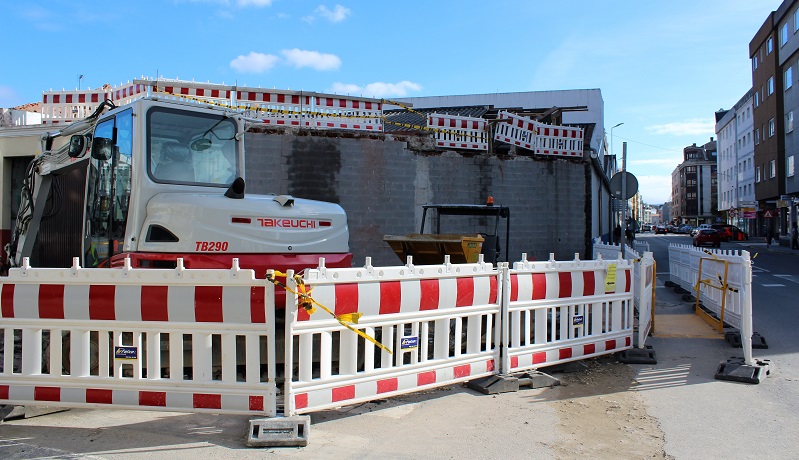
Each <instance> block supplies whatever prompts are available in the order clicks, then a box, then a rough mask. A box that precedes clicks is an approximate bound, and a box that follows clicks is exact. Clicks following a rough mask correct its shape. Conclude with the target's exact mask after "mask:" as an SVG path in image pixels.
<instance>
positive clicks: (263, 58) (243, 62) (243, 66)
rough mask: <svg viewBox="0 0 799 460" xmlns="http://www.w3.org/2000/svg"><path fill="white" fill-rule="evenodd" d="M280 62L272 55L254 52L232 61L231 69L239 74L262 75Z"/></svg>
mask: <svg viewBox="0 0 799 460" xmlns="http://www.w3.org/2000/svg"><path fill="white" fill-rule="evenodd" d="M278 60H279V58H278V57H277V56H274V55H272V54H263V53H256V52H255V51H252V52H250V54H248V55H246V56H244V55H239V56H238V57H237V58H236V59H233V60H232V61H230V67H232V68H233V69H234V70H237V71H239V72H247V73H262V72H266V71H267V70H269V69H271V68H272V67H274V66H275V64H277V62H278Z"/></svg>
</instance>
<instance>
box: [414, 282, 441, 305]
mask: <svg viewBox="0 0 799 460" xmlns="http://www.w3.org/2000/svg"><path fill="white" fill-rule="evenodd" d="M419 289H420V290H421V291H422V295H421V299H420V301H419V310H420V311H425V310H437V309H438V301H439V284H438V280H437V279H431V280H421V281H420V282H419Z"/></svg>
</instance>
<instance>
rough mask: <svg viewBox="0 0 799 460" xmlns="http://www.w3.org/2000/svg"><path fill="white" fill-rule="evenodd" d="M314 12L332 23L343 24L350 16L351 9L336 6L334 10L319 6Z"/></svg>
mask: <svg viewBox="0 0 799 460" xmlns="http://www.w3.org/2000/svg"><path fill="white" fill-rule="evenodd" d="M314 12H315V13H317V14H319V15H320V16H322V17H323V18H325V19H327V20H328V21H330V22H341V21H343V20H344V19H346V18H347V16H349V15H350V9H349V8H345V7H343V6H341V5H336V6H335V7H333V9H332V10H330V9H329V8H328V7H326V6H325V5H319V7H318V8H316V10H315V11H314Z"/></svg>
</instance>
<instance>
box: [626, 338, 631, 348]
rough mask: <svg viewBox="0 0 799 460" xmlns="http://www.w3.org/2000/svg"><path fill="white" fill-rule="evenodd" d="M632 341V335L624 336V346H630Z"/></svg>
mask: <svg viewBox="0 0 799 460" xmlns="http://www.w3.org/2000/svg"><path fill="white" fill-rule="evenodd" d="M630 342H632V338H631V337H625V338H624V346H625V347H629V346H630Z"/></svg>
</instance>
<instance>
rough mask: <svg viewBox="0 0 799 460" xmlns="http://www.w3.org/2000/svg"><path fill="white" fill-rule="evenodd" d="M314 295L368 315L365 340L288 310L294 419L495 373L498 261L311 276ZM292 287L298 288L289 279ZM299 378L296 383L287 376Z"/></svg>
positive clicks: (289, 404) (318, 316)
mask: <svg viewBox="0 0 799 460" xmlns="http://www.w3.org/2000/svg"><path fill="white" fill-rule="evenodd" d="M304 282H305V284H306V285H307V286H309V287H310V288H312V296H313V299H314V300H315V301H317V302H319V303H320V304H322V305H325V306H326V307H328V308H329V309H330V310H331V311H333V312H335V314H336V315H341V314H346V313H361V314H362V315H363V316H362V317H361V318H360V320H359V321H358V324H355V325H353V327H355V328H357V329H359V330H362V331H363V332H364V333H366V334H367V335H369V336H370V337H374V338H376V340H377V341H379V342H380V343H382V344H384V345H385V346H386V347H388V349H390V350H392V351H393V354H392V353H388V352H387V351H384V350H381V349H379V348H378V347H377V346H375V345H373V344H372V343H370V342H368V341H366V340H364V339H363V338H359V337H358V336H357V335H356V334H355V333H353V332H352V331H349V330H347V329H346V328H345V327H344V326H342V325H341V324H339V323H338V322H337V321H336V320H335V319H333V318H332V317H331V316H330V315H329V314H327V313H325V312H324V311H321V310H318V311H317V312H316V313H314V314H313V315H310V316H309V314H308V313H307V312H306V311H305V310H304V309H300V310H298V309H297V306H296V305H295V306H294V308H291V309H288V308H287V311H286V313H287V318H286V343H287V344H291V345H292V346H287V347H286V349H287V350H286V363H287V365H286V376H287V378H286V391H285V396H286V400H285V406H284V407H285V413H286V414H287V415H294V414H299V413H304V412H312V411H316V410H320V409H325V408H329V407H336V406H342V405H347V404H353V403H357V402H363V401H369V400H373V399H377V398H385V397H388V396H395V395H400V394H405V393H411V392H415V391H420V390H424V389H429V388H434V387H438V386H442V385H449V384H453V383H456V382H463V381H466V380H471V379H475V378H478V377H483V376H488V375H492V374H494V373H496V372H497V367H498V364H497V363H498V361H499V347H498V346H497V344H498V341H499V331H498V329H497V325H498V324H499V315H500V306H499V301H498V286H497V271H496V270H494V268H493V267H492V266H491V264H485V263H476V264H457V265H451V264H448V263H445V264H443V265H419V266H414V265H412V264H411V263H409V264H408V265H406V266H400V267H372V266H371V265H370V264H369V260H368V259H367V265H366V266H365V267H363V268H351V269H350V268H339V269H326V268H324V267H321V268H319V269H316V270H307V271H306V273H305V277H304ZM289 288H290V289H292V290H296V288H297V287H296V284H294V283H293V281H292V280H291V279H290V280H289ZM288 376H290V377H291V378H288Z"/></svg>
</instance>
